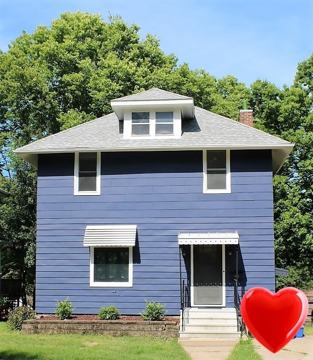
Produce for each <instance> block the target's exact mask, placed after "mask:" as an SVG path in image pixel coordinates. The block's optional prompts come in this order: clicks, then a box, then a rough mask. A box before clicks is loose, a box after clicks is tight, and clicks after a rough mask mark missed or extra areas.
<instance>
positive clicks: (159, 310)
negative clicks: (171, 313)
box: [140, 302, 165, 321]
mask: <svg viewBox="0 0 313 360" xmlns="http://www.w3.org/2000/svg"><path fill="white" fill-rule="evenodd" d="M140 315H141V316H142V318H143V319H144V320H150V321H159V320H163V319H164V316H165V306H164V305H162V304H160V303H157V302H148V303H147V304H146V308H145V311H144V312H143V313H141V314H140Z"/></svg>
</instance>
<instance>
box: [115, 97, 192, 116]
mask: <svg viewBox="0 0 313 360" xmlns="http://www.w3.org/2000/svg"><path fill="white" fill-rule="evenodd" d="M111 107H112V109H113V111H114V112H115V114H116V115H117V117H118V119H119V120H123V115H124V112H125V111H128V110H134V109H137V111H138V110H146V109H151V108H160V110H161V109H166V108H167V109H168V108H179V109H180V110H181V112H182V117H183V118H193V117H194V102H193V99H175V100H125V101H114V100H113V101H111Z"/></svg>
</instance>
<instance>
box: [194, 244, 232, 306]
mask: <svg viewBox="0 0 313 360" xmlns="http://www.w3.org/2000/svg"><path fill="white" fill-rule="evenodd" d="M224 252H225V248H224V245H192V249H191V257H192V258H191V264H192V269H191V277H192V279H191V280H192V281H191V286H192V288H191V295H192V296H191V297H192V303H191V304H192V306H224V305H225V299H224V297H225V294H224V282H225V279H224V277H225V269H224V268H225V258H224V256H225V254H224Z"/></svg>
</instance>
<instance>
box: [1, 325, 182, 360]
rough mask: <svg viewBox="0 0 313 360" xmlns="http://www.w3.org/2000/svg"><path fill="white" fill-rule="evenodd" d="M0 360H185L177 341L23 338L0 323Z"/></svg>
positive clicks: (153, 339)
mask: <svg viewBox="0 0 313 360" xmlns="http://www.w3.org/2000/svg"><path fill="white" fill-rule="evenodd" d="M0 359H1V360H147V359H149V360H160V359H162V360H167V359H168V360H187V359H189V358H188V356H187V355H186V354H185V352H184V350H183V349H182V348H181V346H180V345H179V344H178V343H177V340H161V339H156V338H151V337H138V338H137V337H108V336H101V335H98V336H97V335H94V336H89V335H24V334H22V333H19V332H12V331H10V330H8V328H7V326H6V324H5V323H0Z"/></svg>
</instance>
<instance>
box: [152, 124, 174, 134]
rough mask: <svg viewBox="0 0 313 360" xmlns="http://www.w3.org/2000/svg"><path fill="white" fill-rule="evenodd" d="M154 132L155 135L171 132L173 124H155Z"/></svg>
mask: <svg viewBox="0 0 313 360" xmlns="http://www.w3.org/2000/svg"><path fill="white" fill-rule="evenodd" d="M155 133H156V134H157V135H163V134H165V135H168V134H173V124H156V127H155Z"/></svg>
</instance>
